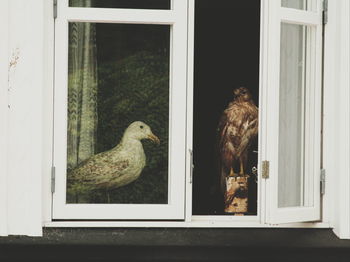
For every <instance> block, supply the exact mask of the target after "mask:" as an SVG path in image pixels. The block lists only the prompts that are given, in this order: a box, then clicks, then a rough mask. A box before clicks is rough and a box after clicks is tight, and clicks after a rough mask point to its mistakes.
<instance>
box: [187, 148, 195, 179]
mask: <svg viewBox="0 0 350 262" xmlns="http://www.w3.org/2000/svg"><path fill="white" fill-rule="evenodd" d="M188 151H189V152H190V165H191V166H190V183H191V184H192V180H193V169H194V164H193V151H192V149H189V150H188Z"/></svg>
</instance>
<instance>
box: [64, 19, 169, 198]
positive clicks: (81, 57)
mask: <svg viewBox="0 0 350 262" xmlns="http://www.w3.org/2000/svg"><path fill="white" fill-rule="evenodd" d="M169 48H170V26H168V25H129V24H102V23H101V24H96V23H83V22H79V23H78V22H75V23H70V24H69V78H68V79H69V83H68V131H67V143H68V145H67V147H68V150H67V202H68V203H152V204H165V203H167V202H168V125H169V62H170V61H169V57H170V50H169ZM138 121H139V122H138ZM141 121H142V122H141ZM157 137H158V138H159V139H160V143H158V142H159V141H158V138H157Z"/></svg>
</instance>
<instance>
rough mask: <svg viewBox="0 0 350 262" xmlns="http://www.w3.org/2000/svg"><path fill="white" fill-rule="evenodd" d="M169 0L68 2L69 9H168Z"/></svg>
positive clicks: (78, 0) (73, 0) (83, 0)
mask: <svg viewBox="0 0 350 262" xmlns="http://www.w3.org/2000/svg"><path fill="white" fill-rule="evenodd" d="M170 4H171V2H170V0H69V6H70V7H97V8H131V9H170Z"/></svg>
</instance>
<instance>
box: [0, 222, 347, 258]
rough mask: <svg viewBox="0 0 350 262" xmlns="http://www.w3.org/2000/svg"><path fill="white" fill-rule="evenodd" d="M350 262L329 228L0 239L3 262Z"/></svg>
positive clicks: (101, 231)
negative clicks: (32, 260)
mask: <svg viewBox="0 0 350 262" xmlns="http://www.w3.org/2000/svg"><path fill="white" fill-rule="evenodd" d="M29 259H35V261H63V260H64V261H77V260H84V261H265V260H266V259H269V261H282V260H283V261H318V262H320V261H350V241H349V240H340V239H338V238H337V237H336V236H335V235H334V233H333V232H332V230H331V229H244V228H240V229H225V228H215V229H208V228H206V229H203V228H200V229H199V228H191V229H178V228H123V229H112V228H110V229H108V228H88V229H87V228H85V229H83V228H74V229H73V228H60V229H57V228H47V229H45V230H44V236H43V237H41V238H37V237H35V238H32V237H23V236H10V237H0V261H1V262H2V261H15V260H21V261H29Z"/></svg>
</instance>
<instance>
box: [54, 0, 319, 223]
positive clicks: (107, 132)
mask: <svg viewBox="0 0 350 262" xmlns="http://www.w3.org/2000/svg"><path fill="white" fill-rule="evenodd" d="M55 30H56V36H55V101H54V107H55V114H54V166H55V170H56V185H55V192H54V193H53V206H52V208H53V219H54V220H61V219H64V220H140V221H149V220H162V221H167V220H172V221H169V223H171V222H173V221H181V223H190V224H191V223H195V222H198V221H202V222H203V221H205V222H210V221H226V222H229V223H235V222H237V223H239V222H249V221H250V222H254V223H255V224H254V225H261V224H264V223H269V224H279V223H289V222H308V221H319V220H320V219H321V194H320V170H321V161H320V159H321V96H322V92H321V91H322V89H321V77H322V72H321V69H322V68H321V64H322V61H321V59H322V10H321V1H320V0H313V1H284V0H282V1H280V2H279V1H259V0H256V1H224V0H220V1H217V0H216V1H213V0H200V1H194V0H187V1H185V0H184V1H166V0H158V1H136V0H135V1H118V0H113V1H112V0H105V1H102V0H101V1H93V0H86V1H74V0H72V1H68V0H65V1H58V16H57V19H56V22H55ZM239 119H240V120H239ZM238 120H239V121H238ZM152 142H153V143H152ZM193 166H194V169H193ZM263 173H264V174H263ZM263 175H264V177H263ZM206 225H210V223H209V224H206ZM226 225H227V224H226ZM232 225H233V224H232ZM229 226H231V224H230V225H229Z"/></svg>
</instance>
